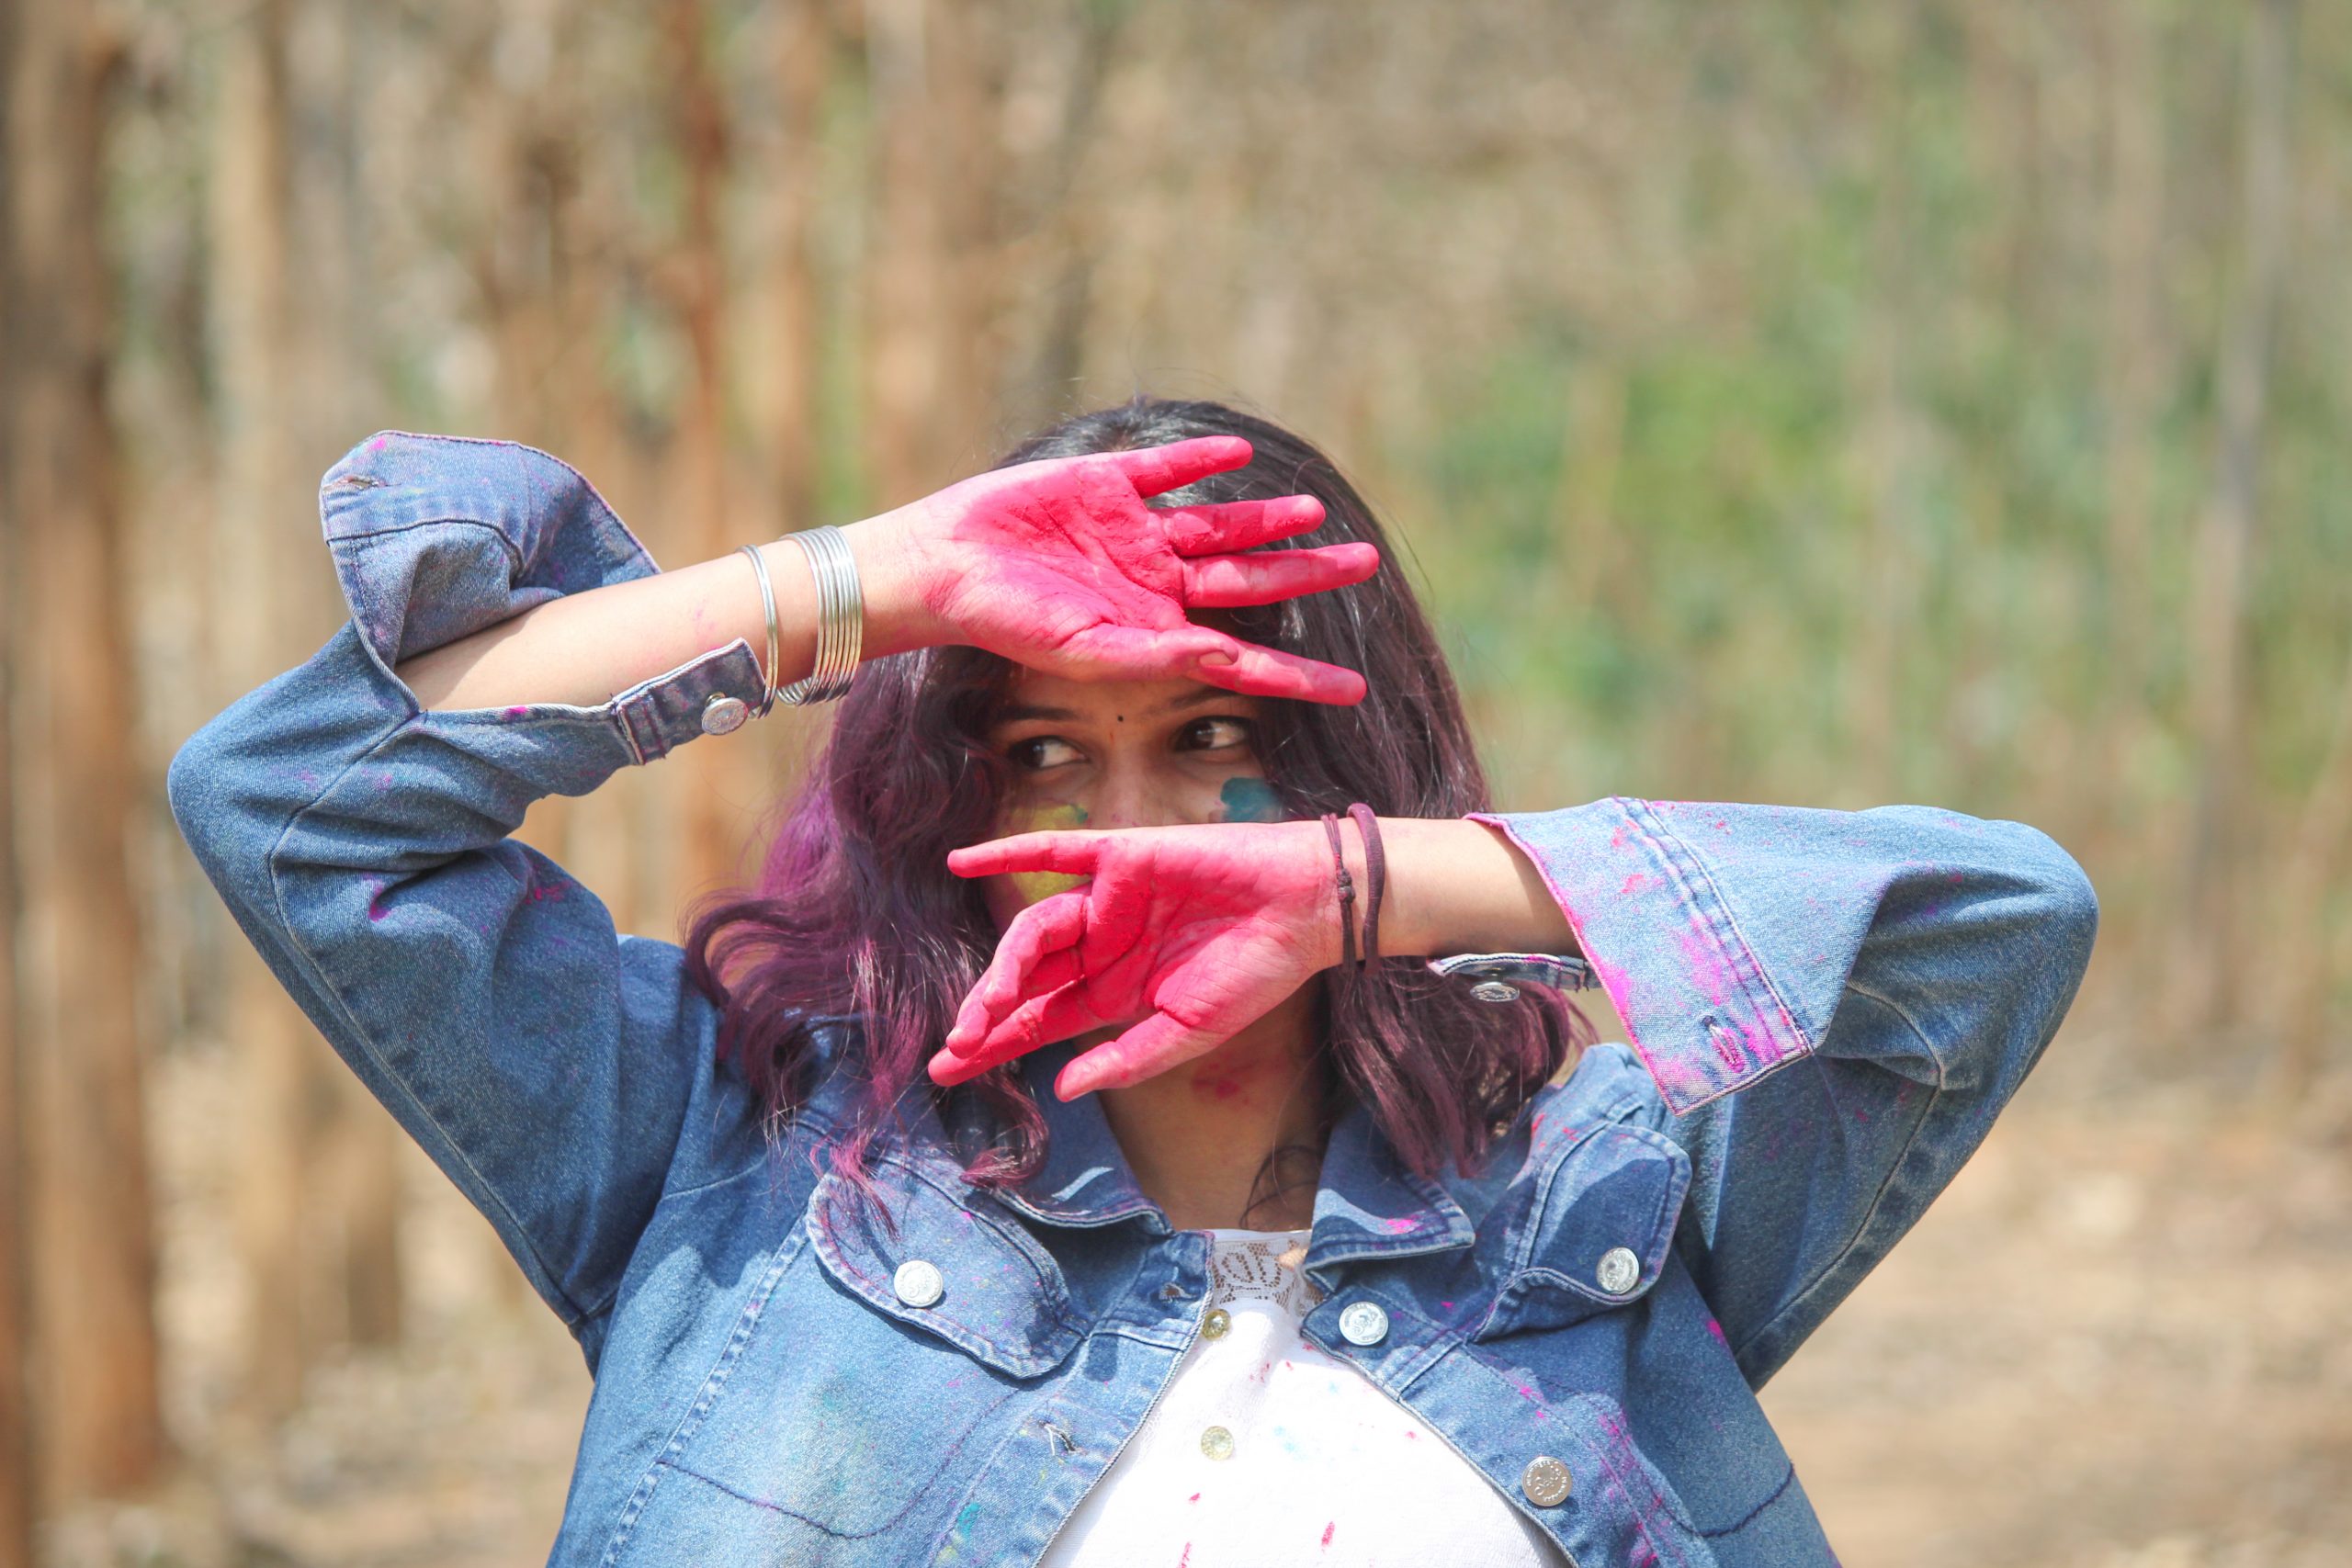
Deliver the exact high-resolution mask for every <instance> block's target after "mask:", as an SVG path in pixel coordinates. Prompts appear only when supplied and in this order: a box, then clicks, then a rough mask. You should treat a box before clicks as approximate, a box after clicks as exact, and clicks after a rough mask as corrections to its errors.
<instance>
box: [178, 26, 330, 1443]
mask: <svg viewBox="0 0 2352 1568" xmlns="http://www.w3.org/2000/svg"><path fill="white" fill-rule="evenodd" d="M287 19H288V12H287V6H286V0H256V3H255V4H254V5H253V6H249V7H248V8H247V9H246V10H245V11H244V12H243V14H242V15H240V16H239V17H237V18H236V19H235V20H234V21H232V22H231V23H228V24H226V25H225V27H224V29H223V31H224V37H223V38H222V39H221V44H220V48H221V67H220V107H219V109H218V111H217V112H218V119H217V121H216V123H215V125H214V128H213V130H214V141H213V145H212V148H211V156H212V178H211V203H212V207H211V212H210V214H209V220H210V243H211V248H212V254H211V265H210V275H211V279H212V288H213V299H212V310H213V322H212V326H213V341H214V346H215V353H216V355H217V357H218V367H217V391H216V395H215V405H216V407H217V408H218V409H219V411H220V427H221V458H220V509H219V514H218V517H217V521H216V526H217V530H218V534H217V537H216V541H215V544H216V548H217V549H218V551H219V554H218V556H217V558H216V560H215V566H216V569H217V570H219V571H220V579H219V581H218V586H217V588H216V590H215V592H216V594H217V595H218V596H217V598H216V600H215V603H217V604H233V605H236V606H238V608H237V611H236V613H234V614H232V615H221V616H220V617H218V618H217V620H216V622H215V626H216V628H217V631H218V634H219V637H220V642H219V644H218V647H217V649H216V656H217V660H218V664H219V668H220V678H221V682H222V684H223V686H224V688H225V689H226V690H227V691H228V692H230V693H235V692H242V691H244V690H247V689H249V688H251V687H253V686H255V685H258V684H260V683H261V682H263V681H265V680H267V679H268V678H269V677H270V676H272V675H274V674H276V673H277V671H280V670H282V669H284V668H286V666H287V665H288V664H290V663H292V662H293V661H294V659H295V658H297V657H299V656H300V651H307V649H300V650H298V649H293V648H289V647H288V623H289V621H290V620H291V619H292V617H293V615H294V612H295V609H296V601H297V587H298V584H299V582H300V567H301V566H302V565H303V564H304V563H306V562H307V561H308V560H310V559H311V555H312V552H313V547H312V541H313V539H314V538H315V537H316V531H315V529H314V528H313V527H312V526H311V525H309V523H308V522H307V519H306V517H305V515H304V512H305V508H306V505H307V503H308V502H309V500H310V487H309V486H308V485H307V484H305V483H304V482H303V480H302V478H301V475H300V467H299V464H298V462H297V460H296V457H295V453H294V432H295V430H296V428H297V426H298V423H299V422H300V418H301V413H302V411H301V409H300V407H299V406H298V397H297V389H296V387H295V384H294V382H295V377H296V375H297V370H298V367H297V361H296V354H295V345H294V343H293V336H294V332H295V326H296V322H295V318H294V315H293V310H292V304H293V300H294V296H295V282H296V280H295V273H294V267H293V265H292V258H291V250H290V231H291V225H292V216H291V211H290V209H291V205H292V200H293V189H292V183H293V175H292V162H291V151H290V149H289V147H288V140H287V137H288V118H289V116H290V113H291V108H292V104H291V96H292V90H291V84H290V80H289V72H288V62H287V53H286V30H287ZM231 951H232V954H233V956H232V959H231V963H232V964H234V965H235V966H236V973H235V976H234V978H233V980H232V993H231V994H232V1006H231V1009H230V1018H231V1020H232V1023H231V1032H232V1040H233V1042H234V1044H235V1048H236V1052H237V1056H238V1064H239V1073H240V1078H241V1085H240V1087H241V1090H242V1092H241V1093H240V1095H239V1104H240V1109H241V1111H243V1116H244V1122H243V1127H242V1129H241V1136H240V1139H239V1143H238V1146H239V1154H240V1158H239V1168H238V1172H237V1183H236V1202H235V1208H236V1228H237V1236H238V1247H239V1251H240V1253H241V1255H242V1259H243V1266H244V1275H245V1287H246V1290H247V1291H248V1292H250V1295H249V1300H248V1303H247V1307H246V1311H245V1316H244V1325H243V1326H244V1330H245V1336H244V1352H245V1359H246V1365H245V1377H244V1381H243V1393H244V1396H245V1400H246V1403H247V1406H248V1412H247V1413H248V1414H250V1415H252V1416H256V1417H259V1418H261V1419H264V1420H267V1419H271V1418H274V1417H277V1416H282V1415H284V1414H285V1413H287V1412H288V1410H290V1409H291V1408H292V1407H293V1405H294V1404H295V1403H296V1401H297V1400H298V1399H299V1398H300V1393H301V1383H302V1373H303V1371H304V1369H305V1367H306V1366H307V1365H308V1363H309V1360H310V1357H311V1351H312V1349H313V1348H315V1347H316V1345H317V1342H318V1341H319V1340H320V1339H321V1338H322V1334H321V1332H320V1328H321V1325H320V1322H319V1318H320V1313H319V1311H318V1310H317V1309H318V1307H319V1306H320V1305H321V1304H322V1303H321V1302H320V1300H319V1295H320V1292H319V1291H318V1289H317V1286H316V1284H315V1281H314V1280H313V1271H312V1270H311V1269H310V1268H308V1267H307V1266H306V1264H307V1261H308V1252H307V1249H306V1247H305V1245H304V1242H305V1221H306V1218H307V1217H308V1215H309V1214H310V1213H311V1212H312V1211H313V1208H314V1201H312V1200H311V1198H310V1195H311V1189H312V1181H313V1176H314V1172H313V1170H312V1164H313V1155H314V1153H315V1151H316V1150H317V1148H318V1147H319V1133H320V1127H321V1122H322V1117H323V1113H324V1111H326V1110H327V1109H328V1108H331V1107H332V1106H333V1105H334V1098H335V1089H336V1086H335V1085H334V1084H333V1083H332V1082H330V1081H327V1074H328V1072H329V1071H330V1070H331V1068H330V1066H329V1063H328V1060H327V1059H326V1057H325V1054H324V1048H323V1047H322V1045H320V1044H319V1043H317V1041H316V1039H315V1036H314V1035H313V1034H312V1033H311V1028H310V1024H309V1022H308V1021H307V1020H305V1019H304V1018H303V1017H302V1015H301V1013H300V1010H297V1009H296V1007H295V1006H294V1004H293V1002H292V1000H291V999H290V998H288V997H287V995H286V993H285V991H284V990H283V989H281V988H280V987H279V986H278V984H277V978H276V977H275V976H272V975H271V974H270V973H269V971H268V969H267V967H266V966H265V965H264V964H262V962H261V960H260V958H259V956H258V955H257V954H255V953H254V952H253V951H252V950H251V949H250V948H248V947H247V946H246V945H245V944H244V943H243V942H235V943H232V944H231ZM306 1300H307V1302H308V1303H309V1306H310V1310H307V1311H306V1310H305V1304H306Z"/></svg>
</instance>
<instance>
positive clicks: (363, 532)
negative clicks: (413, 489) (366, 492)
mask: <svg viewBox="0 0 2352 1568" xmlns="http://www.w3.org/2000/svg"><path fill="white" fill-rule="evenodd" d="M420 528H479V529H481V531H482V532H483V533H485V534H487V535H489V536H491V537H492V538H493V539H496V540H497V541H498V542H499V544H500V545H502V546H503V547H505V550H506V558H507V559H508V560H509V561H510V562H512V563H513V565H514V568H515V571H516V572H518V573H519V572H520V571H522V570H523V567H524V560H523V547H522V546H520V545H518V544H516V543H515V541H514V540H513V539H510V538H508V537H507V536H506V530H505V529H503V528H501V527H499V526H498V525H496V524H494V523H485V522H483V521H482V520H481V518H479V517H420V518H418V519H417V520H416V521H414V522H413V523H389V524H386V525H384V526H383V527H380V528H362V529H359V530H357V531H356V532H354V533H349V534H329V535H328V536H327V548H329V549H330V550H333V549H337V548H340V547H343V546H345V545H365V544H368V543H371V542H373V541H374V540H377V539H389V538H390V537H392V536H395V535H398V534H413V533H415V532H416V531H417V530H418V529H420ZM507 587H508V588H509V589H512V588H514V587H515V583H512V582H509V583H508V584H507ZM489 624H490V625H492V626H496V625H497V624H498V623H497V622H495V621H492V622H491V623H489Z"/></svg>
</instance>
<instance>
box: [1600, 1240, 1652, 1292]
mask: <svg viewBox="0 0 2352 1568" xmlns="http://www.w3.org/2000/svg"><path fill="white" fill-rule="evenodd" d="M1592 1277H1593V1278H1594V1279H1595V1280H1598V1281H1599V1282H1600V1288H1601V1289H1602V1290H1604V1291H1607V1292H1609V1293H1610V1294H1611V1295H1612V1296H1623V1295H1630V1294H1632V1293H1633V1290H1634V1286H1635V1285H1638V1284H1640V1283H1641V1282H1642V1260H1641V1259H1640V1258H1636V1257H1634V1249H1633V1248H1632V1247H1611V1248H1610V1249H1609V1250H1608V1251H1606V1252H1604V1253H1602V1254H1601V1255H1600V1268H1598V1269H1594V1270H1593V1271H1592Z"/></svg>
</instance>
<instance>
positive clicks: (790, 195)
mask: <svg viewBox="0 0 2352 1568" xmlns="http://www.w3.org/2000/svg"><path fill="white" fill-rule="evenodd" d="M775 5H776V8H777V23H778V25H777V28H776V85H777V86H778V88H779V89H780V95H779V96H780V97H781V100H782V102H781V105H780V115H779V118H780V120H781V123H780V125H779V126H778V136H779V140H780V142H781V145H780V146H779V148H778V150H777V162H776V167H775V174H774V176H773V178H772V180H771V181H770V185H771V186H772V189H771V191H770V200H771V202H772V204H773V218H774V222H775V228H774V231H773V233H772V236H771V242H772V249H771V252H770V262H769V267H768V288H769V291H770V296H771V298H770V309H771V310H772V312H773V316H774V320H775V348H774V352H773V358H772V361H771V363H770V364H769V366H768V367H767V370H768V374H769V375H770V376H771V377H772V378H774V381H773V387H774V390H773V394H772V397H771V400H770V404H769V419H768V433H767V440H766V442H765V443H764V445H765V446H766V447H767V461H768V468H769V478H770V481H771V482H772V483H773V484H774V485H775V504H776V521H777V525H776V532H778V533H790V532H791V531H793V530H794V529H797V528H807V527H809V526H812V525H814V524H815V523H816V521H817V478H818V475H817V421H818V400H819V390H820V378H819V358H820V348H819V344H818V334H817V269H816V254H815V251H816V227H817V218H818V197H819V194H820V193H819V189H818V184H817V177H818V171H819V154H820V141H819V137H820V134H821V130H822V122H823V110H824V99H825V89H826V85H827V83H828V82H829V80H830V79H831V75H832V58H833V31H832V25H831V17H829V15H828V13H827V11H826V7H825V5H824V0H775Z"/></svg>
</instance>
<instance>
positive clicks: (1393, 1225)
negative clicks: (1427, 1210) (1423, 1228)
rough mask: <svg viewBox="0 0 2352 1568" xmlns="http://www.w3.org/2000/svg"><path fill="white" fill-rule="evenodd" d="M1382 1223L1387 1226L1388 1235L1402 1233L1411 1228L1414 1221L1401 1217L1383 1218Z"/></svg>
mask: <svg viewBox="0 0 2352 1568" xmlns="http://www.w3.org/2000/svg"><path fill="white" fill-rule="evenodd" d="M1382 1223H1383V1224H1385V1225H1386V1226H1387V1228H1388V1234H1389V1235H1404V1234H1405V1233H1406V1232H1407V1231H1408V1230H1411V1229H1412V1228H1413V1226H1414V1224H1415V1223H1416V1222H1414V1221H1413V1220H1410V1219H1402V1220H1385V1221H1383V1222H1382Z"/></svg>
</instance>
